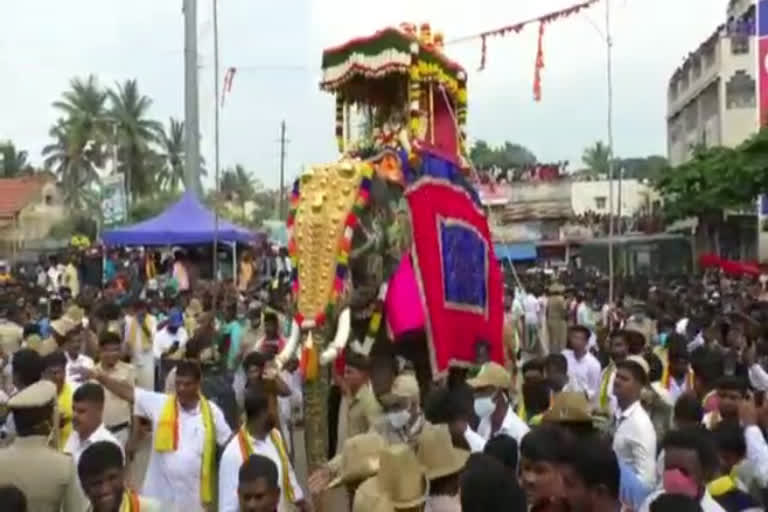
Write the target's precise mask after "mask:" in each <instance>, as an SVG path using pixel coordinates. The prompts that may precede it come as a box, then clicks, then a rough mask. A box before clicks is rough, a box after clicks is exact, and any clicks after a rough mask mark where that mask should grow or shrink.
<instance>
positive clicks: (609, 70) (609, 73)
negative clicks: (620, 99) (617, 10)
mask: <svg viewBox="0 0 768 512" xmlns="http://www.w3.org/2000/svg"><path fill="white" fill-rule="evenodd" d="M605 46H606V80H607V86H608V119H607V124H608V201H609V205H608V211H609V212H610V215H609V216H608V303H609V304H613V293H614V282H613V280H614V272H615V268H614V256H613V233H614V211H613V50H612V47H613V41H612V40H611V0H605Z"/></svg>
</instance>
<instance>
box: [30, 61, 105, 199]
mask: <svg viewBox="0 0 768 512" xmlns="http://www.w3.org/2000/svg"><path fill="white" fill-rule="evenodd" d="M106 100H107V93H106V92H105V91H104V90H103V89H102V88H101V86H100V85H99V83H98V80H97V79H96V77H95V76H93V75H89V76H88V77H87V78H85V79H82V78H73V79H72V80H71V81H70V88H69V90H67V91H65V92H64V93H63V94H62V95H61V99H59V100H57V101H55V102H54V103H53V107H54V108H55V109H56V110H58V111H59V112H60V113H61V114H62V117H61V118H59V119H58V120H57V121H56V124H55V125H54V126H53V127H52V128H51V129H50V130H49V132H48V134H49V136H50V137H51V138H52V139H53V142H51V143H50V144H48V145H47V146H45V147H44V148H43V157H44V158H45V165H46V167H47V168H48V169H50V170H52V171H53V172H54V173H55V174H56V175H57V176H58V177H59V179H60V180H61V183H62V187H63V190H64V198H65V201H66V202H67V204H68V205H69V206H70V207H71V208H90V207H92V206H93V205H90V204H88V203H89V202H90V199H88V197H87V196H88V193H87V192H88V189H89V188H90V187H91V186H92V185H94V184H96V183H98V181H99V175H98V172H97V169H98V168H101V167H102V166H103V165H104V162H105V157H106V154H105V145H106V141H107V137H106V133H107V126H108V122H107V118H106V116H105V113H106V110H105V106H106Z"/></svg>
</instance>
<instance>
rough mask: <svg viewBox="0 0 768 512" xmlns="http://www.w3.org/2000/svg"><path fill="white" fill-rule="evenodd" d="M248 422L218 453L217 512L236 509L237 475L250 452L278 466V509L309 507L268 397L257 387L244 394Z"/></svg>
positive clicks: (284, 511)
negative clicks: (219, 457) (219, 462)
mask: <svg viewBox="0 0 768 512" xmlns="http://www.w3.org/2000/svg"><path fill="white" fill-rule="evenodd" d="M245 414H246V418H247V423H246V424H245V425H244V426H243V427H241V428H240V430H239V431H238V432H237V433H236V434H235V436H234V437H233V438H232V439H231V440H230V441H229V443H228V444H227V446H226V448H225V449H224V453H223V454H222V456H221V465H220V467H219V512H239V511H240V508H239V505H238V494H237V487H238V474H239V471H240V468H241V467H242V465H243V463H244V462H245V461H247V460H248V458H249V457H250V456H251V455H253V454H258V455H263V456H265V457H268V458H269V459H270V460H272V462H274V463H275V464H276V465H277V473H278V482H279V484H280V502H279V506H278V508H277V511H278V512H287V511H288V510H291V506H295V507H297V508H298V509H299V510H302V511H305V510H308V507H307V503H306V501H305V500H304V491H303V490H302V489H301V486H300V485H299V482H298V480H297V479H296V474H295V473H294V470H293V467H292V466H291V462H290V459H289V457H288V452H287V450H286V446H285V443H284V442H283V437H282V435H281V434H280V431H279V430H277V429H276V428H275V424H274V419H273V418H272V415H271V414H270V413H269V404H268V399H267V396H266V395H265V394H264V393H263V392H262V391H260V390H257V389H249V390H248V391H247V392H246V395H245Z"/></svg>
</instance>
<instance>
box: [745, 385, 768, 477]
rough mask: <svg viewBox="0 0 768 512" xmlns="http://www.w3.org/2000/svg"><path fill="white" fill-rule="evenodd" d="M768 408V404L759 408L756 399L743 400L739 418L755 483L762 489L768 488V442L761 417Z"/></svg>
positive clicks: (765, 403)
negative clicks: (761, 426)
mask: <svg viewBox="0 0 768 512" xmlns="http://www.w3.org/2000/svg"><path fill="white" fill-rule="evenodd" d="M767 408H768V402H764V403H763V405H762V407H760V408H758V407H757V406H756V405H755V400H754V398H749V399H746V400H743V401H742V402H741V404H740V405H739V418H740V420H741V424H742V425H744V440H745V441H746V444H747V460H749V462H750V465H751V466H752V468H753V469H754V471H755V474H754V477H755V481H756V482H757V484H758V485H759V486H760V487H761V488H766V487H768V442H766V440H765V436H763V431H762V429H761V428H760V424H759V417H760V415H761V414H763V415H764V414H765V411H766V409H767ZM761 409H762V410H761Z"/></svg>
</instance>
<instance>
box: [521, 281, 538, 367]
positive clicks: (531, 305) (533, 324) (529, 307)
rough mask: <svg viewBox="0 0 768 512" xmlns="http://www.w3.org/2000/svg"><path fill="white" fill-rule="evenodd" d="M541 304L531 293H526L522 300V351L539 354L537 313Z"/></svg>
mask: <svg viewBox="0 0 768 512" xmlns="http://www.w3.org/2000/svg"><path fill="white" fill-rule="evenodd" d="M540 310H541V304H539V299H537V298H536V295H535V294H533V293H526V294H525V297H524V298H523V311H524V315H525V316H524V318H525V344H524V346H523V351H525V352H528V353H531V354H538V353H539V350H540V348H539V311H540Z"/></svg>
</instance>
